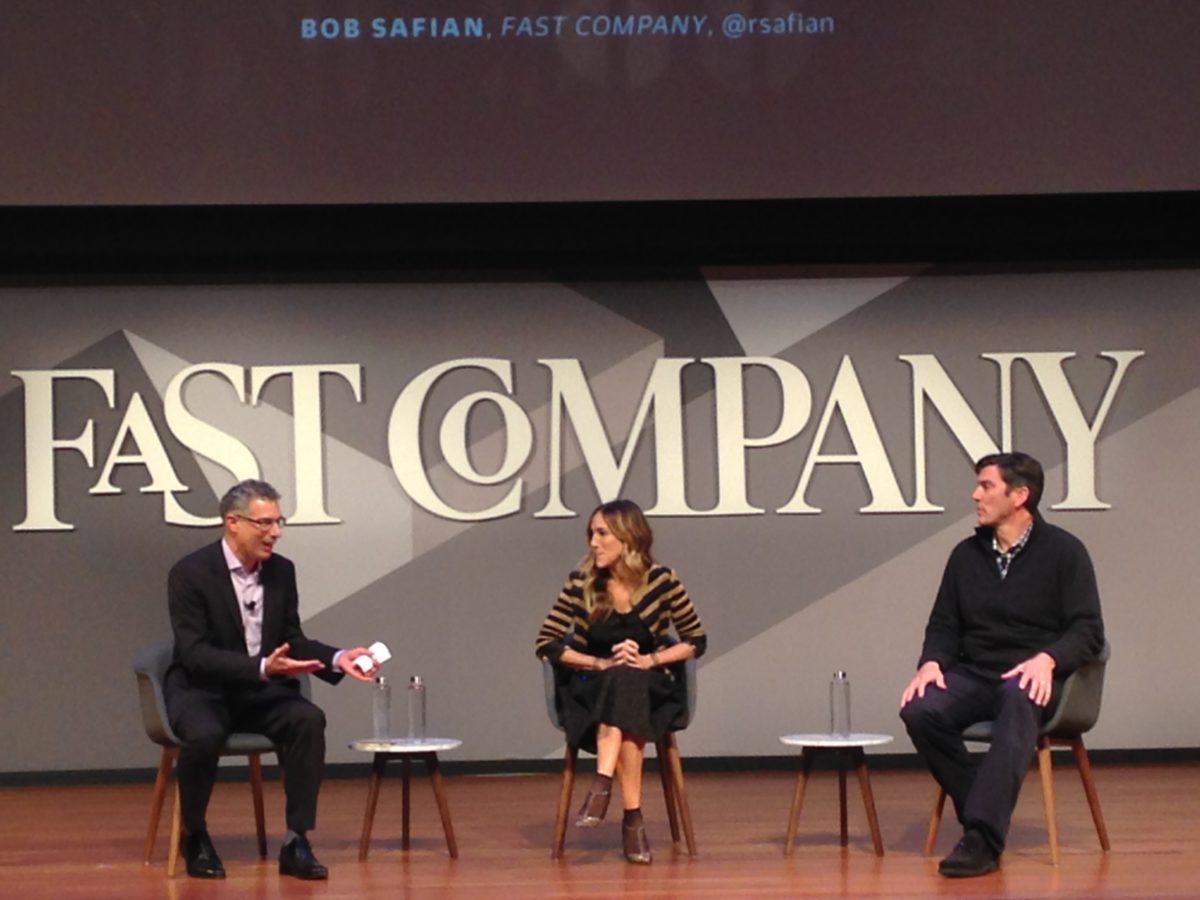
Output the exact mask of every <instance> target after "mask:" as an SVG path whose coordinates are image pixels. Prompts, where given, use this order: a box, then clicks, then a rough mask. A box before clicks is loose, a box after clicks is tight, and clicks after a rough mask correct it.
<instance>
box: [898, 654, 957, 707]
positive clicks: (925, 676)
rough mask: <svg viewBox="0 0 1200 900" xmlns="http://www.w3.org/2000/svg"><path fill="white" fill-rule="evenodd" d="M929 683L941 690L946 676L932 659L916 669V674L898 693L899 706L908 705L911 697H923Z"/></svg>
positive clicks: (943, 687)
mask: <svg viewBox="0 0 1200 900" xmlns="http://www.w3.org/2000/svg"><path fill="white" fill-rule="evenodd" d="M931 684H935V685H937V686H938V687H940V688H941V689H942V690H943V691H944V690H945V689H946V676H945V675H943V674H942V667H941V665H940V664H939V663H938V662H937V661H936V660H932V659H931V660H929V662H927V663H925V664H924V665H923V666H921V668H919V669H917V674H916V675H914V676H913V679H912V681H910V682H909V683H908V687H906V688H905V689H904V693H902V694H901V695H900V708H901V709H904V707H906V706H908V704H909V702H910V701H911V700H912V699H913V697H924V696H925V689H926V688H927V687H929V685H931Z"/></svg>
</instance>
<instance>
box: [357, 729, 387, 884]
mask: <svg viewBox="0 0 1200 900" xmlns="http://www.w3.org/2000/svg"><path fill="white" fill-rule="evenodd" d="M386 765H387V754H386V753H376V754H375V758H374V760H373V761H372V762H371V782H370V786H369V787H368V788H367V811H366V814H365V815H363V827H362V837H361V838H360V839H359V842H358V861H359V862H362V861H363V860H364V859H366V858H367V847H368V846H369V845H370V843H371V827H372V826H373V825H374V824H375V805H376V804H377V803H378V802H379V786H380V784H381V783H382V782H383V768H384V766H386Z"/></svg>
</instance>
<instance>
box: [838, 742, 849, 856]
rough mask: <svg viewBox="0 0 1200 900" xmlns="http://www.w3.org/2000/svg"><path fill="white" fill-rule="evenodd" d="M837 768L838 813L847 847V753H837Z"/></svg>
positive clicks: (840, 751)
mask: <svg viewBox="0 0 1200 900" xmlns="http://www.w3.org/2000/svg"><path fill="white" fill-rule="evenodd" d="M837 768H838V808H839V809H838V813H839V819H840V822H841V826H842V846H843V847H845V846H847V845H848V844H849V843H850V835H849V829H848V828H847V822H846V752H845V751H844V750H838V751H837Z"/></svg>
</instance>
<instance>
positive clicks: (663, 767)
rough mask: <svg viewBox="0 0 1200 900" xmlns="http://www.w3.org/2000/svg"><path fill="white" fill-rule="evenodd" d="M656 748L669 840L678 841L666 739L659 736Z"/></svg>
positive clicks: (677, 818) (677, 815)
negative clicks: (668, 827) (669, 828)
mask: <svg viewBox="0 0 1200 900" xmlns="http://www.w3.org/2000/svg"><path fill="white" fill-rule="evenodd" d="M655 747H657V748H658V774H659V777H660V778H661V779H662V788H663V801H664V802H665V803H666V805H667V822H668V823H669V824H670V826H671V842H672V843H675V844H678V843H679V813H678V811H677V804H676V801H675V790H674V788H673V787H672V786H671V765H670V761H669V760H668V759H667V739H666V738H665V737H663V738H660V739H659V741H658V743H657V744H655Z"/></svg>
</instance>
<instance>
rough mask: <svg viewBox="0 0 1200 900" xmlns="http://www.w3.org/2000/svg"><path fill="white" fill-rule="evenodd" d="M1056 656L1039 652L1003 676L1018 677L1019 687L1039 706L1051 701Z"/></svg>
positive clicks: (1002, 676)
mask: <svg viewBox="0 0 1200 900" xmlns="http://www.w3.org/2000/svg"><path fill="white" fill-rule="evenodd" d="M1054 666H1055V662H1054V657H1053V656H1051V655H1050V654H1049V653H1039V654H1037V655H1036V656H1031V657H1030V658H1029V659H1027V660H1025V662H1023V663H1018V664H1017V665H1015V666H1013V667H1012V668H1011V669H1009V670H1008V671H1007V672H1005V673H1004V674H1003V675H1001V676H1000V677H1001V678H1017V677H1020V679H1021V680H1020V681H1019V682H1017V687H1018V688H1020V689H1021V690H1022V691H1025V692H1026V693H1028V694H1029V699H1030V700H1032V701H1033V702H1034V703H1036V704H1037V705H1038V706H1045V705H1046V704H1047V703H1049V702H1050V694H1051V692H1052V690H1053V688H1054Z"/></svg>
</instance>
